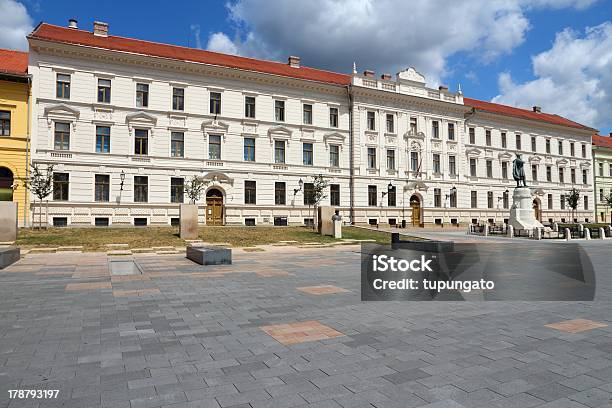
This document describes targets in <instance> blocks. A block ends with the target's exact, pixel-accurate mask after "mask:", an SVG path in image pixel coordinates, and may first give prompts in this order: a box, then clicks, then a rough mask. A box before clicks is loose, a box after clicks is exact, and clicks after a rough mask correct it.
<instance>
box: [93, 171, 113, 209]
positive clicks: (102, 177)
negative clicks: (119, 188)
mask: <svg viewBox="0 0 612 408" xmlns="http://www.w3.org/2000/svg"><path fill="white" fill-rule="evenodd" d="M94 184H95V186H94V191H95V200H96V201H104V202H107V201H110V176H109V175H108V174H96V175H95V177H94Z"/></svg>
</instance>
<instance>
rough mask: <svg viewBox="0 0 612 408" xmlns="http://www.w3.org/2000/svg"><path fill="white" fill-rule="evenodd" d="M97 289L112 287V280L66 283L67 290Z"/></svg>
mask: <svg viewBox="0 0 612 408" xmlns="http://www.w3.org/2000/svg"><path fill="white" fill-rule="evenodd" d="M96 289H112V286H111V283H110V282H86V283H69V284H68V285H66V290H68V291H73V290H96Z"/></svg>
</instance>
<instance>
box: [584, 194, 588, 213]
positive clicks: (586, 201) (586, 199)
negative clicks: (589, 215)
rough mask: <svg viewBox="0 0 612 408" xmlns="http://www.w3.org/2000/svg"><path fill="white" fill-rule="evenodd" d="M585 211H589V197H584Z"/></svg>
mask: <svg viewBox="0 0 612 408" xmlns="http://www.w3.org/2000/svg"><path fill="white" fill-rule="evenodd" d="M584 209H585V210H588V209H589V196H586V195H585V196H584Z"/></svg>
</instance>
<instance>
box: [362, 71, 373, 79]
mask: <svg viewBox="0 0 612 408" xmlns="http://www.w3.org/2000/svg"><path fill="white" fill-rule="evenodd" d="M363 76H364V77H373V76H374V71H372V70H369V69H366V70H365V71H363Z"/></svg>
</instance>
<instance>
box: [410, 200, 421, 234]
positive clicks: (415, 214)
mask: <svg viewBox="0 0 612 408" xmlns="http://www.w3.org/2000/svg"><path fill="white" fill-rule="evenodd" d="M410 208H411V209H412V226H413V227H420V226H421V201H420V200H419V198H418V197H415V196H412V197H411V198H410Z"/></svg>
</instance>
